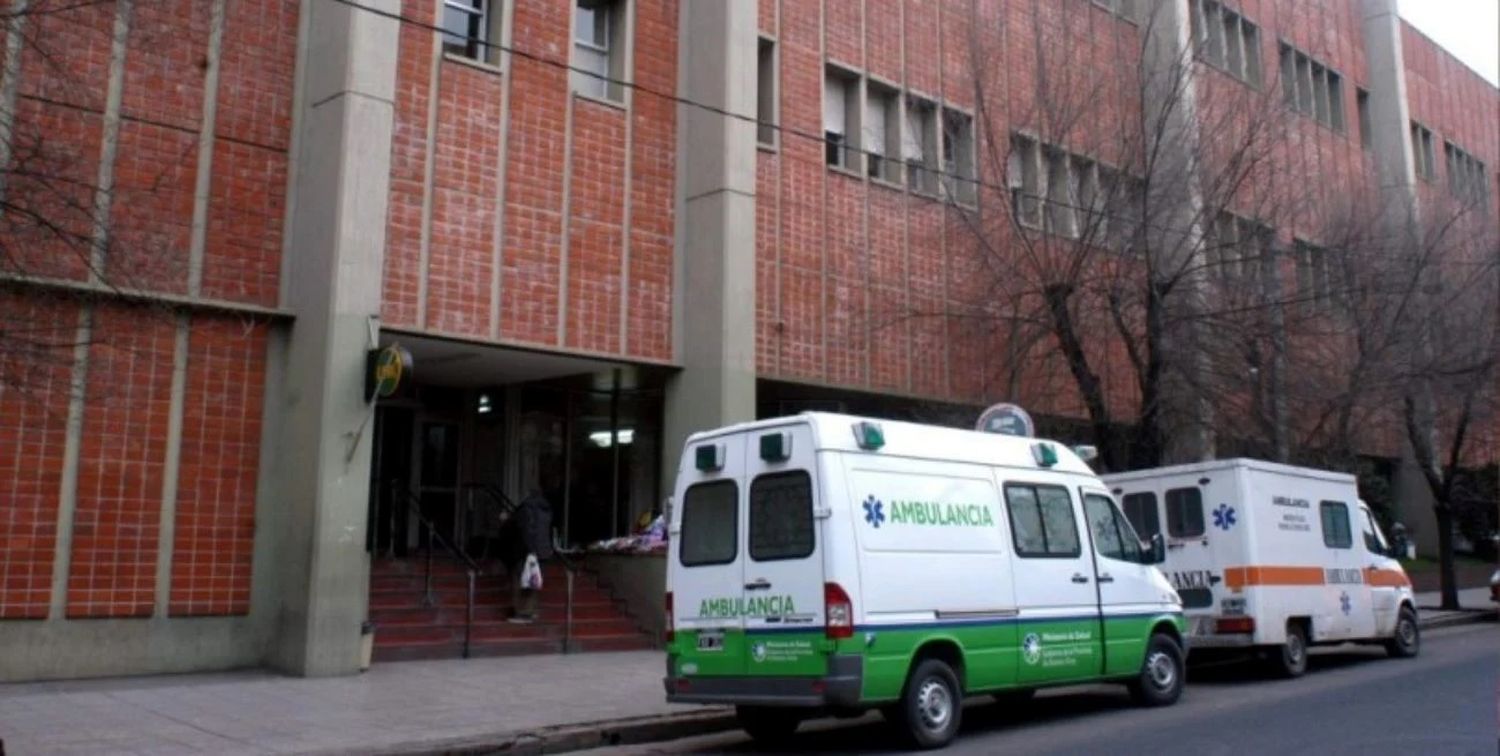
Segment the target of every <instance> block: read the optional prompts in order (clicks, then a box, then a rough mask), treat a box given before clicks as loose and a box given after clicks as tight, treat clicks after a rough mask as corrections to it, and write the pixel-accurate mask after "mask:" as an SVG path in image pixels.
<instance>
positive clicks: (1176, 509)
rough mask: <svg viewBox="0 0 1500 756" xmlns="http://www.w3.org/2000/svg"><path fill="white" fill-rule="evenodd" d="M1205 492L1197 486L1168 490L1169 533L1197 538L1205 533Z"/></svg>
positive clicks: (1175, 536) (1177, 536) (1180, 536)
mask: <svg viewBox="0 0 1500 756" xmlns="http://www.w3.org/2000/svg"><path fill="white" fill-rule="evenodd" d="M1203 529H1204V528H1203V494H1202V492H1200V491H1199V490H1198V489H1196V488H1174V489H1172V490H1170V491H1168V492H1167V535H1170V536H1172V537H1173V538H1197V537H1198V536H1201V535H1203Z"/></svg>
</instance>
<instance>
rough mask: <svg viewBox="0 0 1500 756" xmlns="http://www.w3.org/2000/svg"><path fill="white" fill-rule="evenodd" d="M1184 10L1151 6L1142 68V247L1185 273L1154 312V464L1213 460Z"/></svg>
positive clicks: (1197, 139)
mask: <svg viewBox="0 0 1500 756" xmlns="http://www.w3.org/2000/svg"><path fill="white" fill-rule="evenodd" d="M1190 6H1191V3H1186V2H1168V3H1156V4H1154V5H1152V6H1151V8H1152V11H1151V13H1152V16H1151V18H1150V19H1149V21H1148V22H1147V23H1146V25H1145V28H1146V30H1147V31H1146V34H1147V36H1146V41H1145V45H1144V48H1143V60H1142V64H1143V65H1142V69H1143V75H1144V76H1145V81H1144V92H1145V96H1144V98H1143V100H1142V107H1143V108H1144V110H1145V114H1144V115H1143V118H1142V121H1143V123H1146V124H1160V126H1148V131H1149V130H1154V129H1159V130H1160V133H1159V134H1154V133H1146V134H1144V135H1143V136H1142V138H1144V139H1146V140H1154V139H1157V138H1158V137H1159V138H1160V140H1161V146H1160V148H1159V149H1157V151H1156V162H1155V164H1154V165H1152V166H1151V167H1150V168H1149V171H1150V175H1149V176H1148V177H1147V178H1148V179H1149V183H1150V186H1149V187H1148V188H1147V191H1148V195H1149V196H1148V197H1147V203H1146V204H1147V208H1148V213H1147V217H1146V218H1145V224H1146V229H1145V238H1146V246H1147V249H1148V250H1149V253H1150V254H1151V255H1153V256H1154V258H1155V267H1156V268H1157V269H1159V270H1163V271H1168V272H1169V274H1171V275H1175V274H1176V273H1177V271H1187V272H1186V273H1185V274H1184V275H1183V277H1184V279H1185V280H1182V281H1181V282H1179V283H1178V284H1177V287H1178V288H1179V291H1181V292H1183V293H1182V294H1180V295H1178V294H1174V295H1173V296H1172V297H1170V298H1169V299H1168V300H1167V302H1165V303H1164V305H1163V307H1164V311H1163V312H1162V319H1163V327H1162V348H1161V349H1160V350H1159V353H1160V354H1161V355H1162V357H1163V364H1162V374H1161V383H1160V391H1159V396H1158V398H1157V407H1158V413H1159V416H1160V423H1161V428H1162V431H1163V434H1164V436H1165V438H1163V439H1162V440H1163V447H1164V448H1163V450H1162V458H1163V459H1162V461H1163V462H1165V463H1167V464H1173V463H1181V462H1196V461H1200V460H1205V459H1213V457H1214V447H1215V434H1214V412H1213V405H1212V403H1211V401H1210V400H1209V397H1207V396H1205V394H1204V390H1203V389H1202V388H1201V386H1202V385H1203V383H1204V376H1205V375H1206V374H1207V373H1208V371H1209V370H1211V366H1210V364H1209V359H1208V354H1207V350H1206V349H1205V347H1204V346H1203V345H1202V340H1203V338H1204V337H1203V334H1202V326H1201V324H1200V323H1201V320H1200V318H1198V317H1197V315H1198V313H1201V312H1203V311H1204V310H1205V309H1207V303H1206V296H1207V286H1208V280H1207V275H1206V273H1205V266H1204V265H1203V260H1202V259H1201V257H1202V255H1203V254H1204V250H1203V229H1202V227H1201V226H1200V222H1201V221H1202V220H1203V219H1204V218H1205V217H1206V215H1205V211H1204V204H1205V202H1204V198H1203V190H1202V185H1201V182H1202V181H1203V180H1204V177H1203V176H1202V175H1201V170H1202V166H1201V165H1199V163H1198V157H1199V155H1201V154H1202V150H1201V149H1200V144H1201V134H1200V129H1201V123H1202V121H1201V119H1200V118H1199V114H1198V82H1197V80H1196V64H1195V63H1194V58H1193V36H1192V25H1191V22H1190V19H1189V15H1188V14H1189V12H1190V11H1189V7H1190ZM1143 146H1144V145H1143ZM1148 149H1149V148H1148Z"/></svg>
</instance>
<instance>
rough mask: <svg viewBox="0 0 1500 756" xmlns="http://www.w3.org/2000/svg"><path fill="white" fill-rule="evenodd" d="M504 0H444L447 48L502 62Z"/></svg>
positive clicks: (450, 51)
mask: <svg viewBox="0 0 1500 756" xmlns="http://www.w3.org/2000/svg"><path fill="white" fill-rule="evenodd" d="M501 7H502V6H501V0H443V52H445V53H448V54H450V55H457V56H459V57H464V58H469V59H471V60H477V61H480V62H483V63H489V64H491V65H499V64H500V22H501V18H500V17H501Z"/></svg>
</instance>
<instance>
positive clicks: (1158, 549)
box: [1143, 533, 1167, 564]
mask: <svg viewBox="0 0 1500 756" xmlns="http://www.w3.org/2000/svg"><path fill="white" fill-rule="evenodd" d="M1150 543H1151V548H1149V549H1147V550H1146V552H1145V554H1143V556H1145V557H1146V559H1145V562H1146V564H1161V563H1162V562H1165V561H1167V541H1166V539H1164V538H1162V537H1161V533H1157V534H1156V535H1153V536H1151V541H1150Z"/></svg>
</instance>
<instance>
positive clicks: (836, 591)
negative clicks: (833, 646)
mask: <svg viewBox="0 0 1500 756" xmlns="http://www.w3.org/2000/svg"><path fill="white" fill-rule="evenodd" d="M823 618H824V619H823V622H824V628H825V631H826V633H827V635H828V637H829V638H833V639H838V638H852V637H854V602H852V601H850V600H849V594H847V593H845V592H844V589H843V588H841V587H839V584H838V583H824V584H823Z"/></svg>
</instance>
